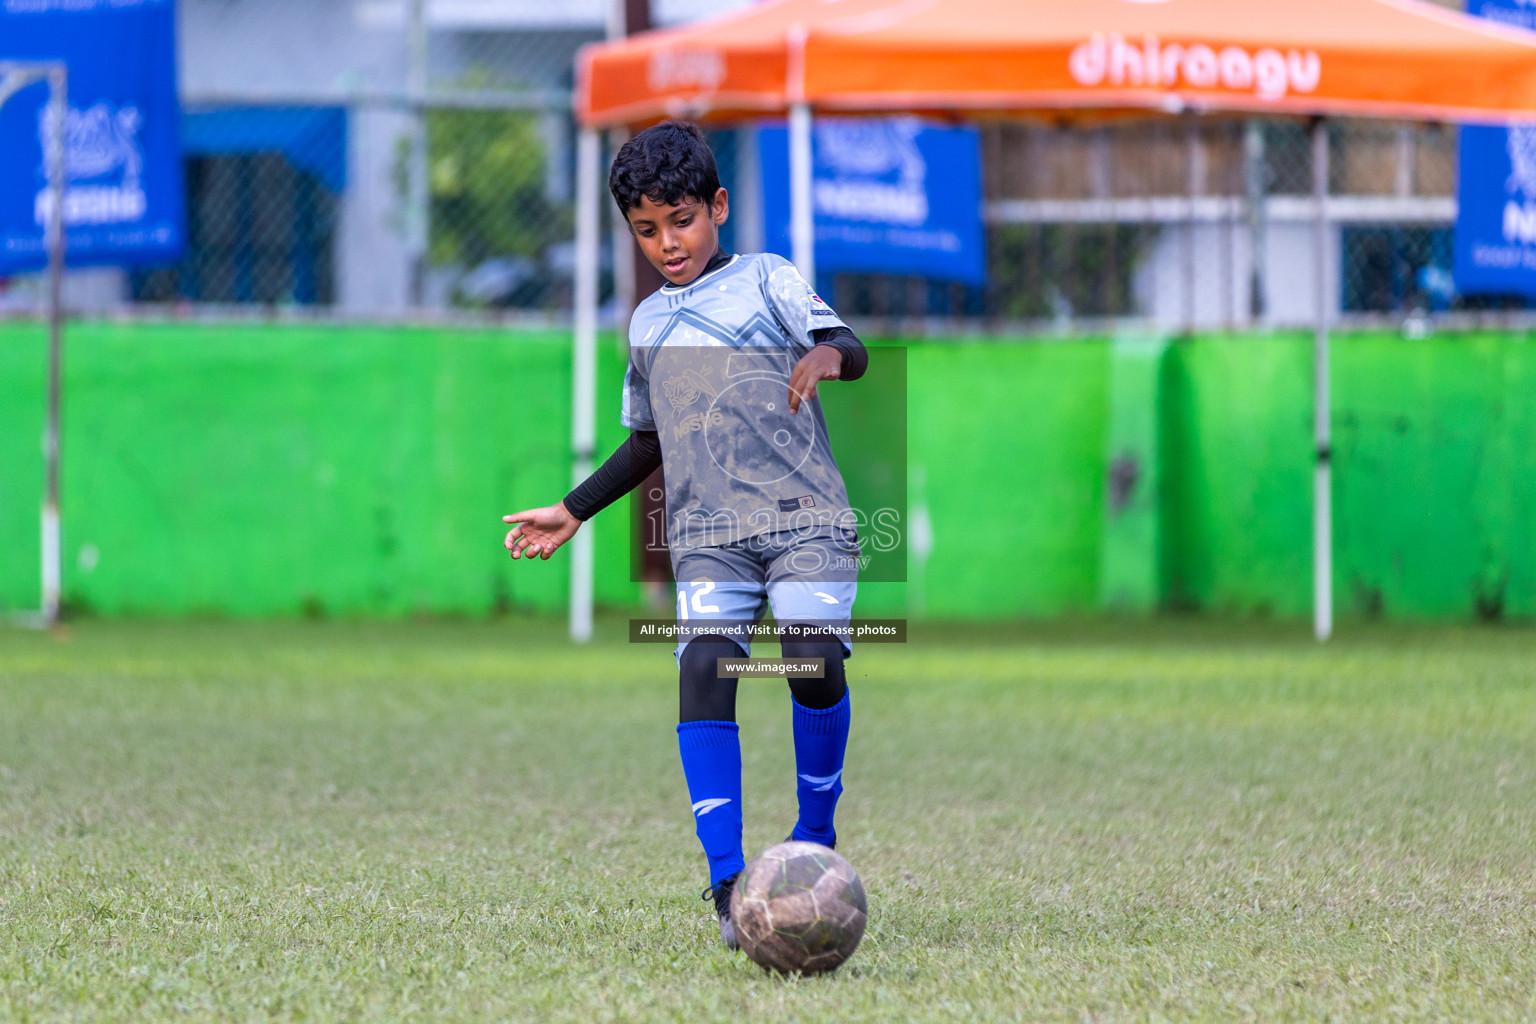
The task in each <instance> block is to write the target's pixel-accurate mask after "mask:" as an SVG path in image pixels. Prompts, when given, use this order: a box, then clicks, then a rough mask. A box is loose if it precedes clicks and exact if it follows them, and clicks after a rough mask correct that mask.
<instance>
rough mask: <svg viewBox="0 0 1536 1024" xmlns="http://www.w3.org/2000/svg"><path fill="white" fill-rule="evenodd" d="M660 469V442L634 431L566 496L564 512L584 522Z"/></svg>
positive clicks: (652, 434)
mask: <svg viewBox="0 0 1536 1024" xmlns="http://www.w3.org/2000/svg"><path fill="white" fill-rule="evenodd" d="M660 466H661V438H660V437H659V436H658V435H657V434H656V431H654V430H636V431H634V432H633V433H631V434H630V435H629V436H628V437H627V438H625V439H624V443H623V444H621V445H619V447H618V450H617V451H615V452H614V453H613V454H612V455H610V456H608V461H606V462H604V463H603V464H602V465H601V466H599V467H598V469H597V472H595V473H593V474H592V475H591V476H589V477H587V478H586V479H585V480H583V481H582V482H581V483H579V484H577V485H576V487H575V488H574V489H572V491H571V493H570V494H567V495H566V496H565V510H566V511H567V512H569V513H570V514H571V515H573V516H575V517H576V518H577V519H580V520H582V521H583V522H585V521H586V520H588V519H591V518H592V517H593V516H595V515H597V514H598V513H599V512H601V511H602V510H603V509H605V508H607V507H608V506H609V505H612V504H613V503H614V502H616V501H618V500H619V499H620V498H622V497H624V495H626V494H628V493H629V492H630V491H632V490H634V489H635V488H636V487H639V486H640V485H641V484H642V483H644V482H645V478H646V477H648V476H650V475H651V474H652V473H654V472H656V470H657V469H658V468H659V467H660Z"/></svg>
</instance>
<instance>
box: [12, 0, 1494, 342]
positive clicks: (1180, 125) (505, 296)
mask: <svg viewBox="0 0 1536 1024" xmlns="http://www.w3.org/2000/svg"><path fill="white" fill-rule="evenodd" d="M203 6H204V7H207V6H208V5H207V4H206V3H205V4H204V5H203ZM247 6H249V5H247ZM282 6H283V7H284V8H285V9H291V12H290V13H293V15H294V17H302V15H301V14H300V13H299V12H301V11H302V8H301V7H300V5H298V4H296V3H293V2H291V0H283V2H282ZM468 6H469V7H474V5H468ZM412 9H413V7H412V5H411V4H410V3H396V4H390V3H382V2H381V3H374V4H369V3H361V4H359V5H358V8H357V10H358V12H360V13H358V14H357V17H358V18H359V19H363V21H359V22H358V25H360V26H362V27H357V26H354V28H355V29H356V31H354V32H352V33H351V34H350V35H349V34H347V33H346V32H343V33H341V35H340V36H339V37H338V38H340V39H342V40H343V42H338V43H337V44H336V47H335V49H336V53H335V54H334V55H332V54H330V53H328V51H327V49H326V47H324V46H321V47H318V48H315V49H313V50H312V51H310V53H309V57H308V61H309V65H310V66H308V68H307V70H305V71H303V73H300V74H296V75H293V76H288V77H283V78H281V79H280V78H279V77H278V76H277V75H276V74H274V70H275V69H279V68H282V67H283V65H282V64H281V63H274V62H270V61H266V62H264V59H263V58H262V57H261V54H260V52H257V53H256V54H255V55H254V56H251V57H249V58H248V59H247V58H242V56H241V53H242V50H243V49H245V48H250V49H252V50H254V51H261V50H262V49H263V47H266V48H267V49H272V48H274V47H276V46H278V45H279V40H278V37H276V36H272V37H270V38H250V39H247V38H244V36H243V35H242V33H241V32H240V31H239V28H240V26H238V25H235V26H225V27H223V28H222V29H221V27H220V26H219V24H217V23H215V22H213V21H210V20H209V18H208V17H203V18H202V20H199V19H198V18H196V17H189V20H188V22H187V24H186V26H185V28H184V36H185V38H184V49H185V50H186V51H187V52H188V53H189V54H190V53H192V52H193V51H194V50H195V51H196V52H197V53H199V54H201V56H200V57H199V60H200V61H201V63H198V64H196V65H195V66H194V67H193V73H191V74H190V75H189V76H188V77H189V78H190V79H192V81H184V83H183V93H184V97H183V114H182V140H183V149H184V162H183V170H184V179H185V202H186V239H185V248H184V252H183V255H182V257H181V258H180V260H178V261H177V262H176V263H174V264H172V265H167V266H159V267H144V268H137V269H133V270H131V271H126V272H125V271H112V270H107V271H79V272H74V273H72V274H71V279H70V284H69V289H68V292H67V294H68V299H69V302H70V304H71V305H72V306H74V307H75V308H76V309H93V308H95V309H100V308H105V307H116V308H122V307H123V306H125V305H127V306H131V307H141V308H144V309H148V310H165V309H172V310H188V309H190V310H193V311H196V310H199V309H204V308H206V309H212V310H220V311H225V312H231V311H233V312H247V313H250V314H252V315H258V316H262V315H271V314H272V313H273V312H274V311H280V312H284V313H297V314H300V315H303V314H304V313H306V312H314V313H317V314H321V315H328V316H344V317H353V318H363V319H387V318H392V317H400V316H412V317H421V316H484V317H532V318H541V319H546V320H563V319H564V318H566V317H568V316H569V313H570V307H571V301H572V282H573V273H574V245H573V241H572V238H573V234H574V219H575V218H574V208H573V202H574V191H575V188H574V176H575V175H574V171H575V169H574V166H573V165H574V152H575V134H576V131H575V125H574V123H573V120H572V117H571V88H572V70H571V69H572V65H573V61H574V58H575V55H576V52H577V50H578V48H579V47H580V46H581V45H582V44H583V43H586V42H589V41H592V40H595V39H598V38H600V37H601V35H602V27H601V26H599V25H596V24H593V25H591V26H589V27H586V28H571V27H541V26H540V25H538V24H536V23H533V24H522V25H516V26H507V25H504V24H498V23H494V22H489V21H488V22H486V23H484V24H481V23H477V22H474V21H473V20H470V21H468V22H466V23H464V24H458V25H449V26H446V27H445V26H437V25H433V26H426V25H424V24H422V23H421V22H420V21H419V20H417V21H413V20H412V18H411V17H410V16H409V15H410V11H411V10H412ZM416 9H419V7H417V8H416ZM476 9H478V8H476ZM369 12H373V13H371V14H370V13H369ZM368 18H372V19H373V21H372V22H368V21H367V19H368ZM365 22H366V24H365ZM245 35H249V33H245ZM359 39H361V40H363V42H359V41H358V40H359ZM368 40H372V42H371V43H368V44H367V47H365V46H364V42H367V41H368ZM368 47H371V49H369V48H368ZM360 48H361V49H360ZM268 56H270V54H268ZM333 58H334V60H333ZM189 60H190V58H189ZM331 60H333V63H334V66H328V65H327V61H331ZM343 67H345V68H348V69H350V70H348V71H346V72H339V71H338V70H337V69H338V68H343ZM253 68H255V69H258V70H254V71H253V70H252V69H253ZM358 68H363V69H364V70H365V72H366V73H364V72H359V71H358V70H357V69H358ZM349 76H350V77H349ZM289 77H291V78H292V79H293V80H294V81H296V82H297V83H298V84H296V85H295V84H290V82H289ZM978 130H979V136H980V148H981V162H982V177H983V188H984V202H983V219H984V222H985V227H986V233H985V234H986V248H987V253H986V262H987V270H988V273H987V281H988V283H987V284H986V285H985V286H981V287H978V286H974V285H963V284H959V283H954V282H950V281H945V280H939V279H933V278H925V277H908V276H891V275H877V274H853V273H838V274H835V275H827V276H825V277H824V278H823V279H822V280H820V281H818V282H817V283H818V287H819V288H820V289H821V290H822V291H823V292H824V293H827V294H829V297H831V299H832V301H833V302H834V304H835V305H836V306H837V307H838V308H839V309H840V310H841V311H842V312H844V313H845V314H846V315H848V316H851V317H855V318H859V319H862V320H864V321H866V322H868V321H874V322H876V323H878V324H880V325H882V326H883V327H885V328H888V329H891V330H900V331H919V330H921V331H927V332H930V333H933V332H950V331H956V330H1015V329H1017V330H1028V331H1042V330H1044V331H1056V332H1059V331H1067V332H1084V331H1093V330H1099V329H1102V328H1103V326H1104V325H1105V324H1107V323H1112V322H1121V321H1126V320H1135V321H1142V322H1146V323H1151V324H1155V325H1158V326H1159V327H1162V328H1167V329H1179V330H1182V329H1202V330H1211V329H1229V328H1230V329H1242V328H1249V327H1255V326H1259V327H1267V326H1287V325H1295V324H1303V323H1308V322H1310V321H1311V319H1312V317H1313V313H1314V311H1313V305H1314V296H1313V288H1314V286H1313V278H1312V270H1311V267H1312V260H1313V258H1314V257H1313V236H1312V217H1313V207H1312V201H1311V192H1312V180H1311V160H1310V149H1311V143H1310V138H1309V130H1308V126H1307V125H1306V124H1305V123H1304V122H1301V121H1274V120H1253V119H1238V118H1222V117H1214V116H1212V117H1193V116H1191V117H1184V118H1179V117H1170V118H1162V119H1157V120H1137V119H1128V120H1125V121H1118V122H1109V123H1105V124H1103V125H1100V126H1096V127H1049V126H1041V125H1035V124H1026V123H1022V122H1017V121H988V122H983V123H981V124H980V126H979V129H978ZM710 138H711V141H712V143H713V144H714V146H715V148H716V152H717V155H718V158H719V163H720V169H721V176H722V181H723V183H724V184H725V185H726V187H727V188H728V189H730V190H731V194H732V197H733V214H734V215H733V219H732V221H731V223H730V224H728V226H727V229H726V234H725V243H726V244H727V245H728V246H730V247H731V248H733V249H751V248H757V247H760V246H761V245H762V239H763V235H764V231H763V228H762V226H761V224H760V223H758V222H759V221H760V219H761V206H762V204H761V201H760V196H759V195H758V193H760V191H761V188H762V185H761V182H760V180H759V179H760V175H759V167H758V162H757V159H756V150H755V146H754V144H753V141H752V139H753V126H751V125H733V126H727V127H725V128H722V129H718V130H712V131H711V132H710ZM618 141H619V140H618V138H616V137H614V136H613V135H612V134H610V137H609V146H610V150H609V151H610V152H611V147H612V146H613V145H614V144H616V143H617V142H618ZM1330 151H1331V177H1330V181H1329V196H1330V199H1329V203H1328V213H1329V216H1330V218H1331V220H1332V223H1333V225H1334V226H1333V229H1332V231H1331V233H1330V238H1331V243H1330V244H1331V246H1332V251H1331V252H1330V253H1329V257H1328V272H1329V274H1330V275H1332V278H1331V284H1330V293H1331V294H1333V295H1334V296H1336V301H1337V308H1336V312H1337V313H1339V314H1342V315H1343V316H1344V317H1345V318H1349V317H1359V318H1366V319H1370V318H1376V319H1382V318H1386V319H1398V320H1400V319H1402V318H1405V317H1410V316H1420V315H1423V316H1434V315H1439V314H1443V313H1449V312H1457V311H1465V310H1485V309H1520V308H1523V301H1522V300H1520V299H1518V298H1513V297H1509V298H1493V299H1489V298H1472V297H1466V296H1462V295H1459V294H1458V293H1457V291H1456V288H1455V283H1454V280H1453V277H1452V274H1451V253H1452V246H1451V238H1452V230H1453V225H1454V220H1455V213H1456V205H1455V198H1454V190H1455V179H1456V129H1455V127H1454V126H1440V125H1425V124H1411V123H1397V122H1366V121H1338V122H1335V123H1333V125H1332V126H1331V128H1330ZM603 217H604V224H605V228H604V233H603V237H604V238H605V239H606V240H607V242H606V244H605V245H604V247H603V257H602V259H603V265H602V273H601V286H600V292H601V301H602V303H603V304H604V307H605V316H606V319H608V320H609V322H613V321H615V320H617V319H618V318H619V317H620V316H621V315H622V313H623V307H624V306H625V305H626V304H627V302H628V301H630V297H631V296H632V294H633V290H634V288H635V281H636V280H637V278H638V277H639V275H636V273H635V272H634V271H633V269H632V268H631V262H632V260H633V259H635V258H636V255H635V254H634V253H633V252H632V251H628V250H629V246H628V243H627V241H626V240H625V239H624V236H623V234H622V231H619V232H617V233H616V232H615V231H614V211H613V210H612V209H611V207H610V205H609V204H607V203H606V202H605V203H604V211H603ZM616 255H617V257H618V258H617V259H615V256H616ZM643 270H644V268H642V274H643ZM641 286H642V287H643V281H642V282H641ZM41 296H42V290H41V287H40V285H39V284H38V283H37V282H36V281H35V280H32V279H27V278H15V279H12V280H10V281H8V282H4V283H3V284H0V308H10V309H13V310H22V311H26V310H29V309H35V308H36V307H37V306H38V305H39V304H40V302H41Z"/></svg>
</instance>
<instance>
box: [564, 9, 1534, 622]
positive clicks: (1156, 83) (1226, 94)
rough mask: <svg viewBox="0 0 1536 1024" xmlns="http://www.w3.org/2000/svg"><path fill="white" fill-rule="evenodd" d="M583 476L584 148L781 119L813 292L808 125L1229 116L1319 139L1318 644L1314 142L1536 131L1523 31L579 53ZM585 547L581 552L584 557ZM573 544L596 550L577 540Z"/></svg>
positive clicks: (1322, 439)
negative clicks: (1363, 130)
mask: <svg viewBox="0 0 1536 1024" xmlns="http://www.w3.org/2000/svg"><path fill="white" fill-rule="evenodd" d="M576 78H577V88H576V113H577V116H578V118H579V119H580V120H581V122H582V124H583V126H584V130H583V131H582V134H581V140H580V145H579V151H578V160H579V172H578V187H577V239H576V241H577V277H576V374H575V382H576V383H575V387H576V395H575V410H576V412H575V423H574V430H573V445H574V448H575V451H576V471H577V474H578V476H583V475H584V474H585V472H587V471H590V466H591V462H592V455H593V452H592V445H593V439H594V437H595V429H594V421H593V414H594V412H595V409H594V404H593V390H594V380H593V367H594V366H595V354H594V353H595V345H596V329H597V313H596V310H597V230H598V229H597V211H598V202H599V199H598V191H599V182H598V178H599V174H600V169H599V167H598V158H599V146H598V139H597V130H598V129H601V128H608V127H620V126H625V125H635V124H640V123H644V122H649V121H655V120H657V119H659V118H662V117H668V116H674V117H676V116H683V117H692V118H711V119H725V118H731V117H740V116H744V115H745V116H753V115H759V116H760V115H773V114H783V113H788V115H789V129H790V130H789V148H790V211H791V212H790V221H791V223H790V237H791V239H792V248H793V258H794V262H795V264H796V265H797V266H799V267H800V269H801V271H802V273H803V274H805V275H806V276H807V278H809V279H813V280H814V244H813V242H814V237H815V236H814V224H813V214H812V210H811V198H810V195H811V112H812V110H813V109H815V110H818V111H828V112H843V113H852V112H880V111H915V112H935V111H952V112H968V113H980V112H996V113H1013V114H1030V115H1034V116H1042V117H1049V118H1057V119H1062V118H1067V119H1071V118H1086V117H1095V116H1104V115H1106V114H1108V113H1111V112H1119V113H1124V112H1128V111H1130V112H1134V111H1143V112H1152V113H1160V114H1171V113H1181V112H1196V113H1198V112H1205V111H1232V112H1243V113H1259V114H1276V115H1286V114H1289V115H1310V116H1314V117H1316V118H1318V120H1317V122H1316V123H1315V125H1314V130H1313V145H1312V162H1313V181H1314V190H1313V191H1314V209H1315V221H1314V223H1315V236H1316V239H1315V244H1316V250H1317V255H1316V257H1315V259H1314V263H1315V266H1314V268H1313V269H1314V286H1315V292H1316V309H1317V325H1316V332H1315V344H1314V400H1313V438H1314V446H1315V453H1316V469H1315V472H1314V491H1313V620H1314V630H1315V632H1316V634H1317V636H1318V637H1319V639H1322V638H1326V637H1327V636H1328V635H1329V634H1330V633H1331V631H1332V627H1333V596H1332V594H1333V585H1332V575H1333V571H1332V558H1333V555H1332V532H1333V531H1332V511H1331V494H1332V485H1331V477H1330V464H1329V450H1330V440H1329V437H1330V434H1329V412H1328V410H1329V398H1328V321H1327V317H1328V308H1329V301H1328V294H1327V284H1326V280H1327V278H1326V273H1325V270H1324V267H1325V253H1326V252H1327V237H1328V222H1327V214H1326V192H1327V189H1326V182H1327V178H1328V146H1327V136H1326V133H1325V128H1324V124H1323V121H1322V118H1324V117H1327V116H1361V117H1395V118H1412V119H1422V120H1446V121H1492V122H1497V121H1507V120H1510V119H1511V118H1524V117H1530V118H1536V34H1531V33H1526V32H1524V31H1521V30H1518V29H1513V28H1507V27H1503V26H1500V25H1496V24H1493V23H1491V22H1488V21H1485V20H1482V19H1479V18H1474V17H1470V16H1468V15H1464V14H1460V13H1457V12H1454V11H1449V10H1447V9H1445V8H1443V7H1438V6H1435V5H1433V4H1430V3H1427V2H1424V0H765V2H763V3H759V4H757V5H754V6H752V7H749V8H747V9H745V10H743V11H739V12H736V13H734V14H730V15H727V16H724V17H721V18H716V19H713V20H710V21H705V22H700V23H697V24H694V25H689V26H686V27H683V28H678V29H670V30H663V31H656V32H647V33H644V34H641V35H638V36H635V37H633V38H630V39H626V40H619V41H614V42H611V43H606V44H594V45H591V46H588V47H586V48H585V49H583V51H582V52H581V54H580V55H579V56H578V57H577V68H576ZM582 536H583V535H582V534H578V535H577V539H578V541H580V539H581V538H582ZM587 543H590V542H589V541H588V542H587ZM590 565H591V551H590V547H581V546H578V548H577V549H576V551H575V552H574V557H573V563H572V572H573V576H572V581H573V582H572V589H571V632H572V635H573V636H575V637H578V638H584V637H585V636H586V635H588V634H589V633H590V629H591V611H590V609H591V568H590Z"/></svg>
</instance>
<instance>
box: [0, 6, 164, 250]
mask: <svg viewBox="0 0 1536 1024" xmlns="http://www.w3.org/2000/svg"><path fill="white" fill-rule="evenodd" d="M4 60H22V61H55V60H62V61H65V62H66V63H67V64H68V66H69V114H68V117H67V119H66V122H65V128H64V140H65V161H64V164H65V172H66V178H67V186H66V192H65V198H64V224H65V228H66V232H67V238H68V245H67V257H68V261H69V264H70V265H71V266H85V265H92V264H95V265H101V264H112V265H136V264H145V263H163V262H167V261H170V260H174V259H175V258H176V257H177V256H178V255H179V254H180V252H181V242H182V221H183V213H182V202H183V200H182V183H181V152H180V147H179V144H178V142H177V118H178V111H177V103H176V5H175V2H174V0H0V61H4ZM47 102H48V86H47V84H46V83H37V84H34V85H29V86H27V87H26V88H24V89H22V90H21V91H20V92H18V93H16V94H15V95H14V96H12V97H11V98H10V100H8V101H7V102H6V103H5V104H4V105H3V106H0V153H3V154H4V155H5V158H4V159H0V274H8V273H16V272H18V271H25V270H35V269H38V268H40V267H42V266H44V265H45V264H46V263H47V253H46V251H45V246H44V239H43V228H44V225H45V224H46V223H47V220H48V214H49V210H50V206H49V203H50V202H51V199H50V195H49V192H48V169H47V165H46V164H45V163H44V159H43V154H44V152H45V151H46V148H45V145H44V143H45V142H46V141H47V140H46V139H45V133H46V132H47V131H49V128H48V122H47V119H46V118H44V116H43V112H44V109H45V108H46V106H47Z"/></svg>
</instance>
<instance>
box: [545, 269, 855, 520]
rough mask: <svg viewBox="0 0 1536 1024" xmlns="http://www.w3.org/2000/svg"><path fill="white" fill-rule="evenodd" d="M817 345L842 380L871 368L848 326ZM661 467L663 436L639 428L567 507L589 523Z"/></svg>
mask: <svg viewBox="0 0 1536 1024" xmlns="http://www.w3.org/2000/svg"><path fill="white" fill-rule="evenodd" d="M728 259H730V256H729V255H726V254H723V253H718V252H717V253H716V254H715V255H714V257H713V258H712V259H711V260H710V261H709V263H708V264H706V265H705V268H704V273H706V274H707V273H709V271H711V270H713V269H714V268H715V267H718V266H721V265H723V264H724V263H725V261H726V260H728ZM811 339H812V340H813V341H814V342H815V343H816V344H817V345H828V346H830V347H832V348H835V349H837V351H838V354H839V355H841V356H842V368H841V369H840V370H839V371H838V379H839V380H849V381H852V380H858V379H859V378H860V377H862V376H864V371H865V370H867V369H868V368H869V352H868V350H866V349H865V348H864V343H863V342H862V341H860V340H859V336H858V335H856V334H854V333H853V331H851V330H849V329H848V328H846V327H821V328H817V329H816V330H814V331H812V332H811ZM660 466H661V438H660V437H658V436H657V434H656V431H654V430H636V431H634V432H633V433H631V434H630V435H629V437H627V438H625V440H624V443H623V444H621V445H619V447H618V449H617V450H616V451H615V452H614V453H613V454H612V455H610V456H608V459H607V461H605V462H604V463H603V464H602V465H601V466H600V467H598V469H597V472H595V473H593V474H592V475H591V476H589V477H587V479H585V480H584V481H582V482H581V483H580V484H577V485H576V487H575V488H573V489H572V490H571V493H570V494H567V495H566V496H565V509H566V511H567V512H569V513H570V514H571V515H573V516H575V517H576V518H577V519H580V520H582V521H583V522H585V521H586V520H588V519H591V518H592V517H593V516H595V515H597V514H598V513H599V512H601V511H602V510H603V509H605V508H607V507H608V506H609V505H612V504H613V503H614V502H615V501H618V500H619V499H620V498H622V497H624V495H626V494H628V493H629V492H630V491H632V490H634V489H635V488H636V487H639V486H640V485H641V484H642V483H644V482H645V479H646V477H648V476H650V475H651V474H652V473H654V472H655V471H656V470H657V469H658V468H660Z"/></svg>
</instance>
